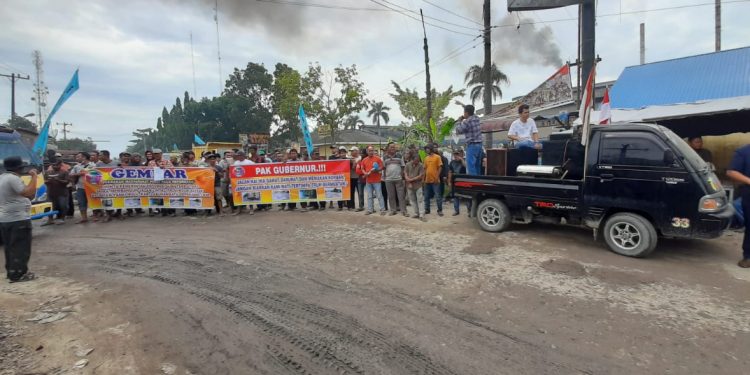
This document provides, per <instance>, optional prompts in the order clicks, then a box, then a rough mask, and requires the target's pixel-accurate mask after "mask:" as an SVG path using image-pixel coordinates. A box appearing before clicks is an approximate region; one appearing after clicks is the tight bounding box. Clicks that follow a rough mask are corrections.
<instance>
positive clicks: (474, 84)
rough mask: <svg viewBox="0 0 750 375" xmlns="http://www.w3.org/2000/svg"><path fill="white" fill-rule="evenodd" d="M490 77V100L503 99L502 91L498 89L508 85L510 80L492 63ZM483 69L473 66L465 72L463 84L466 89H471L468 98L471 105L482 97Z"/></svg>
mask: <svg viewBox="0 0 750 375" xmlns="http://www.w3.org/2000/svg"><path fill="white" fill-rule="evenodd" d="M490 75H491V77H492V99H493V100H494V99H495V98H496V97H497V98H502V97H503V90H501V89H500V84H501V83H505V84H506V85H507V84H510V80H509V79H508V76H506V75H505V73H503V72H501V71H500V70H499V69H498V68H497V65H495V63H492V68H491V69H490ZM484 76H485V74H484V68H483V67H481V66H479V65H473V66H472V67H470V68H469V70H468V71H466V75H465V76H464V82H466V87H467V88H468V87H471V92H470V94H469V96H470V97H471V104H474V102H476V101H477V99H481V98H483V97H484Z"/></svg>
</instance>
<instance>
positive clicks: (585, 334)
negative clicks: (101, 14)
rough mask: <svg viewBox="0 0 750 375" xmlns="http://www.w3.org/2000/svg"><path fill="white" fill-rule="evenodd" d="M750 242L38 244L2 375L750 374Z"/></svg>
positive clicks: (539, 235)
mask: <svg viewBox="0 0 750 375" xmlns="http://www.w3.org/2000/svg"><path fill="white" fill-rule="evenodd" d="M740 240H741V235H740V234H736V233H730V234H728V235H727V236H725V237H723V238H721V239H717V240H713V241H662V243H661V245H660V248H659V249H658V250H657V252H656V253H655V254H654V255H653V256H652V257H651V258H649V259H630V258H625V257H621V256H618V255H615V254H613V253H610V252H608V251H607V250H606V249H605V248H604V245H603V244H602V243H600V242H599V243H597V242H594V241H593V239H592V236H591V233H590V232H589V231H584V230H580V229H576V228H565V227H554V226H541V225H540V226H518V227H516V226H514V227H511V230H510V231H509V232H506V233H501V234H490V233H485V232H482V231H481V230H479V229H478V226H477V225H476V224H475V223H473V222H471V221H469V219H467V218H466V217H465V216H458V217H444V218H438V217H436V216H434V215H431V216H430V217H429V220H428V222H427V223H422V222H419V221H417V220H414V219H409V218H404V217H401V216H393V217H391V216H388V217H381V216H368V217H366V216H363V215H361V214H359V213H353V212H308V213H301V212H292V213H290V212H264V213H259V214H256V215H253V216H250V215H242V216H238V217H231V216H227V217H214V218H202V217H197V218H196V217H178V218H148V217H139V218H134V219H128V220H126V221H123V222H112V223H107V224H95V223H91V224H87V225H84V226H79V225H72V224H71V225H64V226H52V227H44V228H38V229H35V240H34V241H35V242H34V255H33V257H32V267H33V268H34V270H35V271H36V272H37V274H38V275H39V276H40V278H39V279H38V280H35V281H33V282H29V283H24V284H3V286H2V287H0V314H2V316H3V319H1V320H0V368H3V369H13V370H12V371H16V372H12V371H11V372H7V371H8V370H4V371H6V373H9V374H12V373H96V374H121V373H143V374H154V373H173V374H188V373H190V374H218V373H222V374H224V373H226V374H279V373H282V374H287V373H288V374H297V373H299V374H329V373H330V374H360V373H366V374H406V373H417V374H567V373H571V374H573V373H586V374H602V373H606V374H610V373H611V374H632V373H679V374H683V373H703V374H705V373H722V374H744V373H747V368H748V365H750V360H749V359H748V354H749V353H750V292H748V287H750V284H749V282H750V273H748V272H744V271H745V270H740V269H739V268H737V267H736V266H735V265H734V264H735V262H736V260H737V259H736V258H737V255H738V254H739V250H738V249H739V242H740ZM40 312H46V313H47V314H59V313H61V312H62V313H64V315H65V316H64V318H61V319H59V320H57V321H54V322H50V323H45V324H40V323H39V322H38V321H33V319H34V317H35V316H38V314H39V313H40ZM28 319H31V320H32V321H27V320H28ZM40 347H41V349H40ZM86 348H91V349H94V350H93V351H91V352H90V353H88V354H86V355H83V356H81V355H80V354H81V351H82V350H84V351H85V349H86ZM82 358H83V359H85V360H86V364H85V365H84V366H83V367H82V368H79V369H76V368H74V366H75V364H76V363H79V361H81V360H82ZM0 373H1V372H0ZM3 374H4V373H3Z"/></svg>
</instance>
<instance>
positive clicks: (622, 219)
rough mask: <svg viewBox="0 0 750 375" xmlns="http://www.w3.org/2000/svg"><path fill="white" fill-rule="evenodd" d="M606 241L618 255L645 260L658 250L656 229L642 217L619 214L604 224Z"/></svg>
mask: <svg viewBox="0 0 750 375" xmlns="http://www.w3.org/2000/svg"><path fill="white" fill-rule="evenodd" d="M604 240H605V241H606V242H607V246H609V249H610V250H612V251H614V252H615V253H617V254H620V255H625V256H629V257H635V258H643V257H645V256H647V255H648V254H651V252H652V251H654V249H655V248H656V241H657V237H656V229H654V226H653V225H652V224H651V222H650V221H648V220H646V218H644V217H643V216H641V215H637V214H631V213H619V214H615V215H612V216H610V217H609V218H608V219H607V222H606V223H605V224H604Z"/></svg>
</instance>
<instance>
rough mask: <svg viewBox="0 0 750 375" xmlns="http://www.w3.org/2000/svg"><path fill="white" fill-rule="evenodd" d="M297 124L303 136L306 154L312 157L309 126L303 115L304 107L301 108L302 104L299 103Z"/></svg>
mask: <svg viewBox="0 0 750 375" xmlns="http://www.w3.org/2000/svg"><path fill="white" fill-rule="evenodd" d="M299 126H300V128H302V135H303V136H304V137H305V145H307V156H308V157H312V152H313V144H312V137H311V136H310V127H309V126H307V117H306V116H305V109H304V108H302V104H300V105H299Z"/></svg>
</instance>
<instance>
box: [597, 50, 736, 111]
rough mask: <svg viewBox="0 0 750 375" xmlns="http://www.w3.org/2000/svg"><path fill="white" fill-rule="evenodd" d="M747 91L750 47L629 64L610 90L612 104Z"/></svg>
mask: <svg viewBox="0 0 750 375" xmlns="http://www.w3.org/2000/svg"><path fill="white" fill-rule="evenodd" d="M746 95H750V47H744V48H738V49H733V50H727V51H721V52H714V53H707V54H704V55H696V56H689V57H683V58H679V59H673V60H666V61H659V62H655V63H649V64H644V65H636V66H630V67H627V68H625V70H623V72H622V74H620V78H618V79H617V82H616V83H615V85H614V87H612V91H611V92H610V94H609V96H610V100H611V101H612V108H644V107H648V106H651V105H667V104H676V103H692V102H696V101H700V100H710V99H720V98H732V97H736V96H746Z"/></svg>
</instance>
